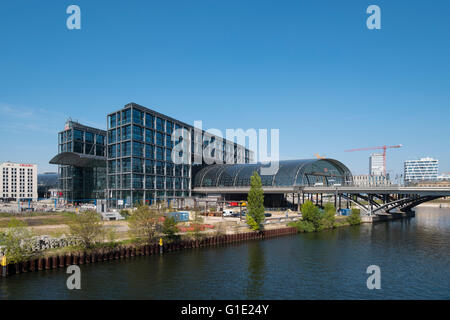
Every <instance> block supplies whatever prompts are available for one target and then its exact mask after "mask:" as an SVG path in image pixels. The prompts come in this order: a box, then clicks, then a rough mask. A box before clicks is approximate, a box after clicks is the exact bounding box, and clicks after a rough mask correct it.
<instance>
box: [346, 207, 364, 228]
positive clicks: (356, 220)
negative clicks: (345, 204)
mask: <svg viewBox="0 0 450 320" xmlns="http://www.w3.org/2000/svg"><path fill="white" fill-rule="evenodd" d="M346 220H347V222H348V223H349V224H350V225H352V226H353V225H357V224H361V214H360V210H359V209H354V208H353V209H352V213H351V214H350V216H348V218H347V219H346Z"/></svg>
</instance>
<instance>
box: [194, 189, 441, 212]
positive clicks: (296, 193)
mask: <svg viewBox="0 0 450 320" xmlns="http://www.w3.org/2000/svg"><path fill="white" fill-rule="evenodd" d="M249 190H250V187H248V186H242V187H220V186H217V187H201V188H199V187H197V188H194V190H193V192H194V193H197V194H204V195H233V194H247V193H248V192H249ZM263 190H264V193H265V194H268V195H270V194H284V195H286V196H287V195H289V196H290V197H291V199H292V201H293V202H294V203H297V204H298V205H300V206H301V204H302V203H304V202H305V201H306V200H314V199H315V201H316V204H317V205H320V206H322V205H323V202H322V201H323V199H324V197H325V196H328V197H332V198H333V200H334V204H335V207H336V208H338V209H341V208H342V202H343V201H342V200H344V202H346V203H347V207H348V203H353V204H354V205H355V206H356V207H358V208H360V209H361V212H362V213H365V214H367V215H383V214H389V213H393V212H409V211H411V209H412V208H413V207H415V206H417V205H419V204H421V203H424V202H427V201H431V200H434V199H438V198H442V197H447V196H450V187H402V186H384V187H360V186H315V187H313V186H284V187H275V186H263Z"/></svg>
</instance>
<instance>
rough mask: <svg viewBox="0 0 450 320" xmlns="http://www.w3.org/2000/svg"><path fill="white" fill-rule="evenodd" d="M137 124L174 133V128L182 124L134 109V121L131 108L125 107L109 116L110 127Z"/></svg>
mask: <svg viewBox="0 0 450 320" xmlns="http://www.w3.org/2000/svg"><path fill="white" fill-rule="evenodd" d="M131 122H132V123H133V124H137V125H141V126H144V127H146V128H150V129H156V130H158V131H161V132H165V133H169V134H172V132H173V130H174V128H175V129H179V128H181V126H180V125H178V124H174V123H173V122H172V121H169V120H166V119H163V118H160V117H155V116H154V115H152V114H150V113H147V112H143V111H140V110H138V109H133V121H131V109H125V110H122V111H119V112H117V113H114V114H112V115H110V116H108V124H109V128H110V129H112V128H116V127H117V126H120V125H124V124H129V123H131Z"/></svg>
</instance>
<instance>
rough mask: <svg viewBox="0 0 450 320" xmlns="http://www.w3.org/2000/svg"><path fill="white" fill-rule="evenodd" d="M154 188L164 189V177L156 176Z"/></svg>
mask: <svg viewBox="0 0 450 320" xmlns="http://www.w3.org/2000/svg"><path fill="white" fill-rule="evenodd" d="M156 189H164V177H156Z"/></svg>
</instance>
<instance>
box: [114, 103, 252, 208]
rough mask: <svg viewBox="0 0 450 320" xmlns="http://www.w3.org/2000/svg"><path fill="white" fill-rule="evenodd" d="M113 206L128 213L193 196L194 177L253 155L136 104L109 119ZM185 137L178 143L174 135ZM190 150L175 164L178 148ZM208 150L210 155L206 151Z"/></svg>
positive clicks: (179, 139) (117, 112)
mask: <svg viewBox="0 0 450 320" xmlns="http://www.w3.org/2000/svg"><path fill="white" fill-rule="evenodd" d="M107 123H108V135H107V141H108V143H107V159H108V161H107V198H108V206H110V207H122V206H127V205H130V204H137V203H139V202H145V203H149V204H151V203H152V202H153V201H155V200H168V201H174V200H176V199H183V198H184V197H188V196H191V184H192V177H193V174H194V173H195V172H196V171H197V170H200V169H201V168H202V167H205V166H207V165H208V163H211V160H215V161H217V160H219V161H222V162H225V161H227V160H228V161H231V162H232V163H249V162H251V161H252V160H253V154H252V152H251V151H250V150H248V149H246V148H244V147H243V146H240V145H238V144H236V143H233V142H229V141H225V139H222V138H220V137H218V136H215V135H211V134H207V133H206V132H204V131H202V130H199V129H196V128H194V127H193V126H191V125H188V124H186V123H183V122H181V121H179V120H176V119H174V118H171V117H168V116H166V115H163V114H161V113H158V112H156V111H154V110H151V109H148V108H145V107H143V106H140V105H138V104H135V103H129V104H127V105H125V106H124V108H122V109H120V110H118V111H115V112H113V113H110V114H109V115H108V119H107ZM177 129H180V131H182V133H181V135H179V136H177V139H176V140H175V141H172V133H173V132H174V130H177ZM179 143H183V144H184V145H185V146H187V148H185V149H187V150H184V151H182V152H180V153H177V154H179V156H180V158H182V159H183V161H182V163H179V162H177V161H175V159H172V151H173V149H174V147H175V146H176V145H178V144H179ZM205 148H207V150H208V152H207V153H206V157H205V153H204V150H205Z"/></svg>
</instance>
